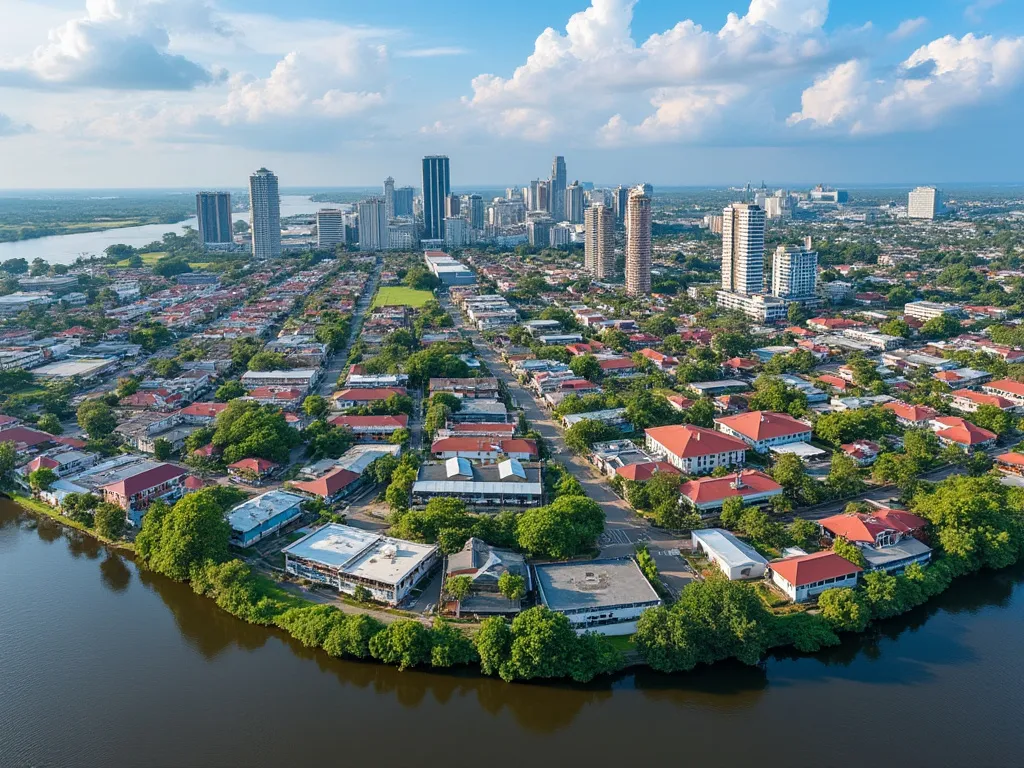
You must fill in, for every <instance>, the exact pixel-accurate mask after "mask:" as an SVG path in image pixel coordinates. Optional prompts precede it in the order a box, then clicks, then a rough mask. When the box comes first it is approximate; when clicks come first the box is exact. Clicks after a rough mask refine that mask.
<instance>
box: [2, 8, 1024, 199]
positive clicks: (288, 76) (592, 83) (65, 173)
mask: <svg viewBox="0 0 1024 768" xmlns="http://www.w3.org/2000/svg"><path fill="white" fill-rule="evenodd" d="M0 19H3V23H2V24H0V188H3V189H20V188H25V189H56V188H85V189H90V188H126V187H138V188H154V187H185V188H191V187H216V186H224V187H239V186H244V184H245V182H246V178H247V176H248V174H249V173H250V172H252V171H253V170H255V169H256V168H258V167H260V166H266V167H268V168H271V169H272V170H274V171H275V172H276V173H277V174H278V176H279V177H280V180H281V184H282V186H283V187H297V186H370V185H377V184H379V183H380V182H381V181H382V180H383V178H384V177H386V176H388V175H390V176H393V177H394V178H395V179H396V181H397V183H398V184H399V185H405V184H410V185H414V186H418V183H419V179H418V175H419V162H418V161H419V158H420V157H422V156H423V155H425V154H447V155H449V156H450V157H451V176H452V183H453V185H455V186H466V185H505V184H523V183H527V182H528V181H529V180H530V179H532V178H543V177H546V176H547V175H549V173H550V168H551V158H552V156H553V155H555V154H560V155H564V156H565V158H566V163H567V166H568V175H569V178H570V179H580V180H582V181H593V182H595V183H597V184H620V183H621V184H629V183H636V182H639V181H647V182H650V183H653V184H655V185H662V186H669V185H671V186H676V185H727V184H740V183H745V182H748V181H749V182H753V183H760V182H761V181H762V180H764V181H766V182H767V183H768V184H769V185H783V184H797V183H817V182H823V183H832V184H850V185H865V184H874V183H878V184H918V183H921V184H925V183H928V184H942V183H953V182H976V183H1014V182H1022V181H1024V153H1022V152H1021V151H1020V141H1019V138H1018V136H1019V134H1020V128H1019V126H1020V125H1021V124H1022V119H1024V103H1022V102H1024V99H1022V98H1021V96H1022V92H1024V0H886V1H884V2H883V1H882V0H856V1H855V0H831V1H830V0H700V1H699V2H698V1H697V0H590V2H589V4H588V0H517V1H516V2H514V3H502V2H492V1H490V0H487V1H485V2H481V0H472V2H471V1H470V0H446V2H428V1H427V0H388V2H366V0H361V1H360V2H353V1H352V0H288V2H281V0H246V1H245V2H241V1H240V0H0Z"/></svg>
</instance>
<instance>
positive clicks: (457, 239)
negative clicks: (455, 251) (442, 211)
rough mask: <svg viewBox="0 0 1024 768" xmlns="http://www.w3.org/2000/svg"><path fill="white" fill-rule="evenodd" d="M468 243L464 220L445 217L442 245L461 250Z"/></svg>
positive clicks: (456, 217)
mask: <svg viewBox="0 0 1024 768" xmlns="http://www.w3.org/2000/svg"><path fill="white" fill-rule="evenodd" d="M468 242H469V237H468V234H467V232H466V220H465V219H463V218H460V217H458V216H448V217H446V218H445V220H444V244H445V245H446V246H448V247H449V248H461V247H462V246H464V245H466V244H467V243H468Z"/></svg>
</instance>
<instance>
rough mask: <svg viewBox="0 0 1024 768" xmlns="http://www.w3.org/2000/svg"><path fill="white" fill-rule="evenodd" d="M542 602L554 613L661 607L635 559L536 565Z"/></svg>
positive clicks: (658, 599) (655, 593)
mask: <svg viewBox="0 0 1024 768" xmlns="http://www.w3.org/2000/svg"><path fill="white" fill-rule="evenodd" d="M535 570H536V573H537V586H538V589H539V591H540V597H541V601H542V602H543V603H544V605H546V606H547V607H548V608H550V609H551V610H553V611H562V612H564V611H578V610H596V609H600V608H612V607H616V606H627V605H636V604H641V605H644V604H650V605H659V604H660V603H661V599H660V598H659V597H658V593H657V592H655V591H654V588H653V587H652V586H651V585H650V583H649V582H648V581H647V579H646V577H644V575H643V573H641V572H640V568H639V567H638V566H637V564H636V563H635V562H633V561H632V560H628V559H627V560H591V561H589V562H583V563H550V564H548V565H537V566H535Z"/></svg>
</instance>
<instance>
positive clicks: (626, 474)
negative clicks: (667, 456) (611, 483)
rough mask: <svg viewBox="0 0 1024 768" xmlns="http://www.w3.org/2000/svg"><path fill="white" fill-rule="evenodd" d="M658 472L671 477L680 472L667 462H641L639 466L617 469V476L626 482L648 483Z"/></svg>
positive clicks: (630, 465)
mask: <svg viewBox="0 0 1024 768" xmlns="http://www.w3.org/2000/svg"><path fill="white" fill-rule="evenodd" d="M658 472H666V473H668V474H670V475H678V474H679V470H678V469H676V468H675V467H673V466H672V465H671V464H669V463H668V462H667V461H641V462H639V463H637V464H627V465H626V466H624V467H616V468H615V474H617V475H618V476H619V477H621V478H622V479H624V480H632V481H633V482H635V483H646V482H647V481H648V480H650V479H651V478H652V477H654V476H655V475H656V474H657V473H658Z"/></svg>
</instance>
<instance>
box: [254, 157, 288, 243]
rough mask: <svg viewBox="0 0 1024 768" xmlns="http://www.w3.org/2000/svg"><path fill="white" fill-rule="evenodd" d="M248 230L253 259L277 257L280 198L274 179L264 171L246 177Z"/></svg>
mask: <svg viewBox="0 0 1024 768" xmlns="http://www.w3.org/2000/svg"><path fill="white" fill-rule="evenodd" d="M249 226H250V227H251V228H252V256H253V258H254V259H272V258H276V257H278V256H280V255H281V196H280V193H279V192H278V187H277V176H275V175H274V174H273V173H271V172H270V171H268V170H267V169H266V168H260V169H259V170H258V171H256V173H254V174H253V175H252V176H250V177H249Z"/></svg>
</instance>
